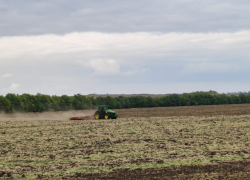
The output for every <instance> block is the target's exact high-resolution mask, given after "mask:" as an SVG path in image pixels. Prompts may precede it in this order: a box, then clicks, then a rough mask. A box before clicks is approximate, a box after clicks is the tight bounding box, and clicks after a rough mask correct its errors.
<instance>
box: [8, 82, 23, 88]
mask: <svg viewBox="0 0 250 180" xmlns="http://www.w3.org/2000/svg"><path fill="white" fill-rule="evenodd" d="M20 86H21V85H20V84H15V83H13V84H11V86H10V87H9V88H8V90H16V89H18V88H19V87H20Z"/></svg>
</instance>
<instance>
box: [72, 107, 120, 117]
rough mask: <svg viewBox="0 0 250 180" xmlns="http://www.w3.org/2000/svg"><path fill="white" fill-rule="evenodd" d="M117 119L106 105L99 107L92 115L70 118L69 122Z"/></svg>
mask: <svg viewBox="0 0 250 180" xmlns="http://www.w3.org/2000/svg"><path fill="white" fill-rule="evenodd" d="M117 117H118V115H117V114H116V112H115V111H113V110H110V109H108V107H107V106H106V105H100V106H98V110H97V111H96V112H95V114H94V115H89V116H80V117H71V118H70V120H92V119H96V120H98V119H116V118H117Z"/></svg>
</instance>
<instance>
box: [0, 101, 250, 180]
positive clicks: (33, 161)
mask: <svg viewBox="0 0 250 180" xmlns="http://www.w3.org/2000/svg"><path fill="white" fill-rule="evenodd" d="M116 111H117V113H118V114H119V118H118V119H117V120H101V121H96V120H83V121H69V120H68V119H69V117H70V116H72V115H74V114H77V115H89V113H93V112H94V111H77V112H75V111H70V112H55V113H54V112H50V113H41V114H32V113H27V114H14V115H0V120H1V121H0V179H20V178H24V179H249V177H250V149H249V146H250V105H248V104H243V105H223V106H192V107H166V108H141V109H121V110H116Z"/></svg>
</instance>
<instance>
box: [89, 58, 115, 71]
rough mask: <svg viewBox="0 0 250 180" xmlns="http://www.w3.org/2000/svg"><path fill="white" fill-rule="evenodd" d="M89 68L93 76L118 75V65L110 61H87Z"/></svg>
mask: <svg viewBox="0 0 250 180" xmlns="http://www.w3.org/2000/svg"><path fill="white" fill-rule="evenodd" d="M89 66H90V67H91V68H92V69H93V70H94V74H95V75H116V74H119V73H120V66H119V64H118V63H117V62H116V61H115V60H112V59H97V60H91V61H89Z"/></svg>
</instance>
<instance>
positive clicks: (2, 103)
mask: <svg viewBox="0 0 250 180" xmlns="http://www.w3.org/2000/svg"><path fill="white" fill-rule="evenodd" d="M11 107H12V106H11V103H10V101H9V100H8V99H7V98H5V97H3V96H0V111H1V112H5V113H10V112H11Z"/></svg>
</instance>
